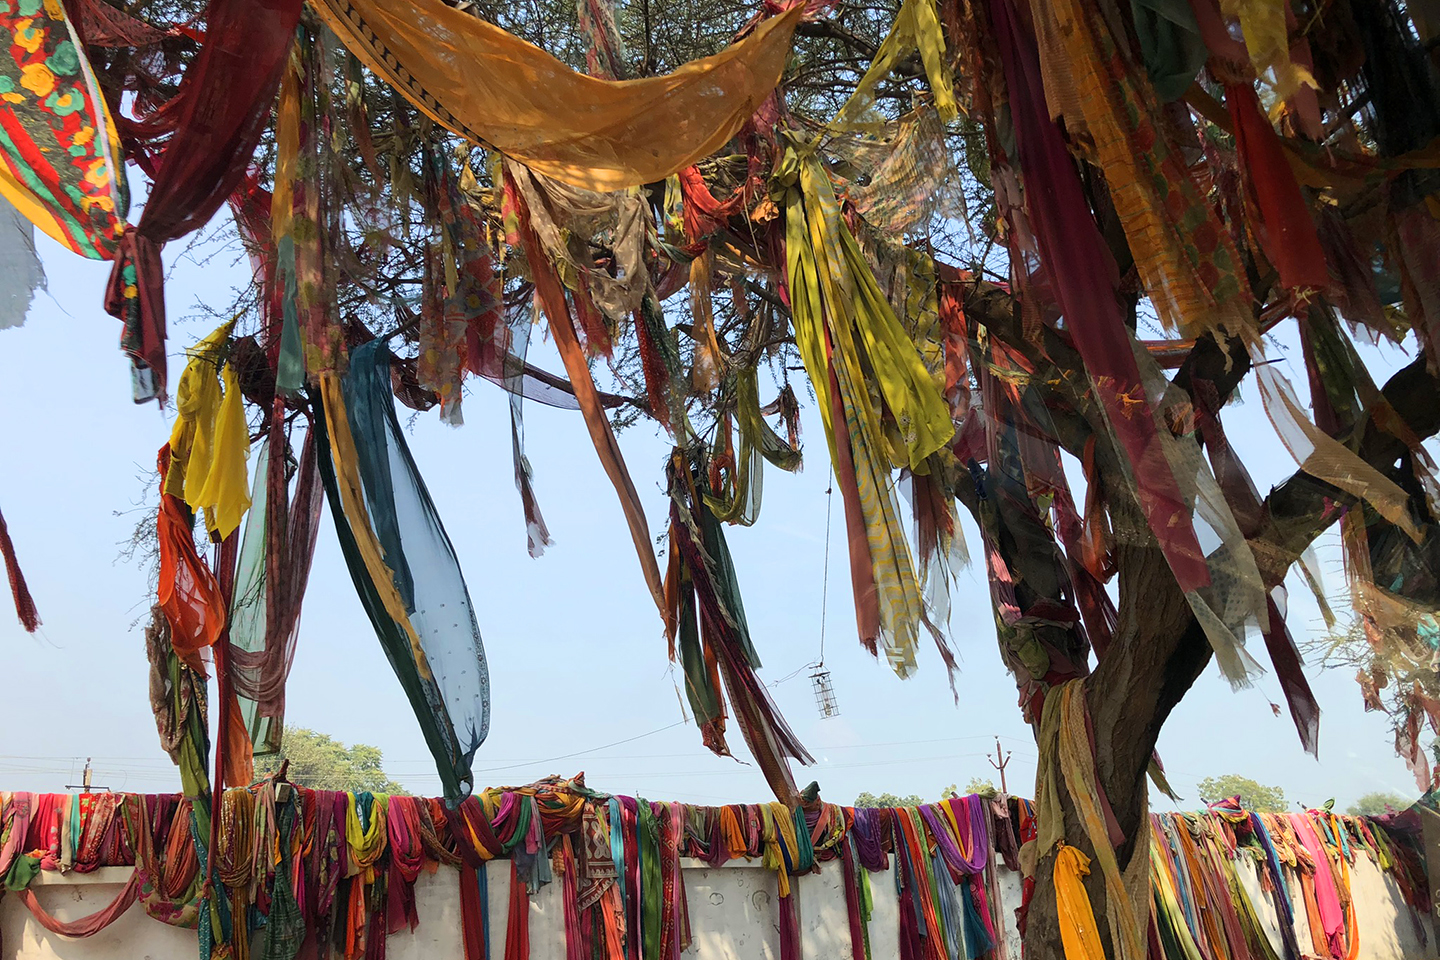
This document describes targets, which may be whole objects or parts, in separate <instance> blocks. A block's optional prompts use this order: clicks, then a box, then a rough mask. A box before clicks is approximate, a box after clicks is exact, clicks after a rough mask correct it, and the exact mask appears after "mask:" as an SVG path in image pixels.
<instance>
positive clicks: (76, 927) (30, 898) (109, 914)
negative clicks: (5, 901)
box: [17, 873, 140, 937]
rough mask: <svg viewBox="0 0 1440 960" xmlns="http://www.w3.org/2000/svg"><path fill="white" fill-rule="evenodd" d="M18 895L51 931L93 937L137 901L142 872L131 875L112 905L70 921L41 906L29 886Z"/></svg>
mask: <svg viewBox="0 0 1440 960" xmlns="http://www.w3.org/2000/svg"><path fill="white" fill-rule="evenodd" d="M17 896H19V898H20V902H21V903H23V904H25V906H26V908H27V909H28V910H29V911H30V913H31V915H33V916H34V917H35V919H36V920H38V921H39V922H40V925H41V926H42V927H44V928H45V929H46V930H49V931H50V932H51V933H58V934H60V935H61V936H62V937H93V936H94V935H95V934H97V933H99V932H100V931H101V930H104V929H105V928H106V927H108V926H110V924H112V923H114V922H115V921H116V920H119V919H120V917H121V916H122V915H123V914H124V913H125V911H126V910H129V909H130V907H131V905H132V904H134V903H135V900H136V898H137V897H139V896H140V874H139V873H132V874H131V875H130V880H129V882H127V883H126V884H125V889H123V890H121V891H120V894H119V896H117V897H116V898H115V899H114V901H112V902H111V904H110V906H108V907H106V908H105V909H104V910H100V911H98V912H96V913H92V914H90V916H88V917H85V918H84V919H83V920H71V921H69V922H66V921H64V920H56V919H55V918H54V917H52V916H50V914H49V913H48V912H46V910H45V908H44V907H42V906H40V901H39V899H38V898H36V896H35V891H33V890H30V889H28V888H27V889H25V890H21V891H20V892H19V894H17Z"/></svg>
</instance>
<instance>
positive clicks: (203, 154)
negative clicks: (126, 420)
mask: <svg viewBox="0 0 1440 960" xmlns="http://www.w3.org/2000/svg"><path fill="white" fill-rule="evenodd" d="M300 7H301V3H300V0H211V2H210V3H209V5H208V6H207V8H206V12H205V43H204V45H203V46H201V48H200V53H199V54H198V55H197V56H196V58H195V60H194V61H193V62H191V64H190V65H189V67H187V68H186V70H185V76H184V77H183V78H182V79H181V81H180V88H179V90H178V91H177V92H176V94H175V97H174V99H173V100H172V101H171V102H170V103H169V104H167V109H170V110H173V111H174V113H175V116H176V120H175V132H174V133H173V134H172V135H171V137H170V140H169V141H168V146H167V148H166V150H165V152H164V153H162V154H161V155H160V158H159V161H158V163H157V164H156V167H155V174H154V177H153V179H152V183H151V186H150V192H149V195H148V197H147V198H146V202H145V211H144V213H143V214H142V215H141V217H140V222H139V224H138V225H136V226H135V227H127V228H126V229H125V232H124V234H123V236H122V237H121V239H120V250H119V255H118V256H116V257H115V265H114V267H113V269H112V270H111V273H110V282H109V285H108V286H107V287H106V291H105V310H106V312H108V313H109V314H110V315H111V316H113V317H116V318H117V319H119V320H121V321H122V322H123V323H124V325H125V332H124V334H123V337H122V341H121V344H122V346H123V347H124V349H125V351H126V352H127V353H129V354H130V355H131V357H132V358H133V362H134V364H135V368H136V370H135V372H136V383H135V400H136V402H137V403H139V402H142V401H144V400H149V399H154V398H160V399H163V398H164V397H165V293H164V280H165V277H164V270H163V266H162V264H161V262H160V249H161V247H163V246H164V245H165V244H166V243H167V242H169V241H171V240H176V239H179V238H180V237H183V236H185V235H186V234H187V233H190V232H191V231H193V230H196V229H199V228H200V227H202V226H204V225H205V224H206V223H209V222H210V218H211V217H212V216H214V215H215V212H216V211H217V210H218V209H220V205H221V204H222V203H224V202H225V198H226V197H228V196H230V194H231V193H232V192H234V190H235V188H236V187H238V186H239V185H240V180H241V178H242V177H244V175H245V169H246V166H247V165H248V164H249V162H250V158H251V155H252V154H254V152H255V146H256V144H258V143H259V142H260V136H261V134H262V133H264V131H265V128H266V126H267V120H268V119H269V116H270V109H271V107H272V106H273V104H274V103H275V91H276V90H277V89H278V88H279V85H280V75H281V72H282V70H283V68H284V66H285V61H286V58H287V55H288V53H289V50H290V40H291V38H292V37H293V36H294V33H295V24H296V23H297V22H298V21H299V19H300ZM171 147H174V148H175V149H171Z"/></svg>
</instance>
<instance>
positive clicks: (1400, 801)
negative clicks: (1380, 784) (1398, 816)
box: [1345, 790, 1414, 817]
mask: <svg viewBox="0 0 1440 960" xmlns="http://www.w3.org/2000/svg"><path fill="white" fill-rule="evenodd" d="M1413 802H1414V801H1413V800H1410V799H1409V798H1407V797H1402V796H1401V795H1400V794H1398V793H1392V792H1390V791H1388V790H1376V791H1374V792H1372V793H1367V794H1365V795H1364V796H1363V797H1361V798H1360V799H1359V800H1356V801H1355V802H1354V803H1352V804H1350V806H1348V807H1346V808H1345V812H1346V813H1348V814H1350V815H1351V816H1353V817H1378V816H1382V815H1383V814H1387V813H1399V812H1400V811H1401V810H1404V809H1406V808H1407V807H1409V806H1410V804H1411V803H1413Z"/></svg>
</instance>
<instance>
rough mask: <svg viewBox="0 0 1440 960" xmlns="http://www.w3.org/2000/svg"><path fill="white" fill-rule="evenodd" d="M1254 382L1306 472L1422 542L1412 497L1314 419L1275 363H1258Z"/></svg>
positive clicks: (1272, 422) (1291, 452) (1271, 421)
mask: <svg viewBox="0 0 1440 960" xmlns="http://www.w3.org/2000/svg"><path fill="white" fill-rule="evenodd" d="M1255 382H1256V383H1257V384H1259V386H1260V400H1261V404H1262V405H1263V406H1264V407H1265V414H1266V416H1268V417H1269V418H1270V423H1271V425H1273V426H1274V427H1275V432H1276V433H1277V434H1279V435H1280V440H1281V442H1283V443H1284V444H1285V448H1286V449H1287V450H1289V451H1290V454H1291V455H1292V456H1293V457H1294V458H1295V462H1296V463H1298V464H1300V469H1301V470H1304V471H1305V472H1306V473H1308V474H1310V475H1311V476H1312V477H1318V478H1320V479H1321V480H1324V481H1325V482H1326V483H1329V484H1332V485H1333V486H1335V487H1338V488H1339V489H1341V490H1344V491H1345V492H1346V493H1348V494H1350V495H1351V496H1352V497H1355V498H1356V499H1359V500H1365V501H1367V502H1368V503H1369V504H1370V506H1372V507H1374V508H1375V510H1376V511H1377V512H1378V513H1379V514H1380V515H1381V516H1382V517H1384V518H1385V519H1386V520H1389V521H1390V522H1391V523H1393V524H1395V525H1396V526H1397V527H1399V528H1400V529H1401V530H1404V531H1405V533H1406V534H1408V535H1409V536H1410V538H1411V539H1413V540H1414V541H1415V542H1416V543H1419V542H1420V529H1419V528H1418V527H1417V526H1415V521H1414V520H1413V519H1412V518H1411V516H1410V508H1409V505H1408V501H1409V498H1408V497H1407V496H1406V495H1405V491H1404V490H1401V489H1400V487H1399V485H1398V484H1396V483H1395V481H1393V480H1391V479H1390V478H1389V477H1387V476H1385V475H1384V474H1383V473H1381V472H1380V471H1379V470H1376V469H1375V468H1374V467H1372V466H1371V465H1370V464H1368V463H1366V462H1365V461H1364V460H1362V459H1360V457H1359V456H1358V455H1357V454H1356V453H1355V452H1354V451H1353V450H1351V449H1350V448H1349V447H1347V446H1345V445H1344V444H1343V443H1341V442H1340V441H1339V440H1336V439H1334V438H1333V437H1331V436H1330V435H1329V434H1327V433H1326V432H1325V431H1323V430H1321V429H1320V428H1319V427H1317V426H1315V424H1313V423H1311V422H1310V418H1309V417H1307V416H1306V415H1305V411H1304V409H1303V408H1302V407H1301V406H1300V400H1299V398H1298V397H1296V396H1295V388H1294V387H1293V386H1292V385H1291V384H1290V381H1289V380H1286V379H1285V377H1284V376H1283V375H1282V374H1281V373H1280V372H1279V371H1277V370H1276V369H1275V367H1274V366H1273V365H1271V364H1268V363H1260V364H1256V366H1255Z"/></svg>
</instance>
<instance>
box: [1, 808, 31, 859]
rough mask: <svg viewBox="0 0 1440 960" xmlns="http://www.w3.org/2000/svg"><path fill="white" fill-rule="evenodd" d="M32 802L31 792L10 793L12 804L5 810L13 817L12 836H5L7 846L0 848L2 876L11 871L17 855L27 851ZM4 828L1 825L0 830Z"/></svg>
mask: <svg viewBox="0 0 1440 960" xmlns="http://www.w3.org/2000/svg"><path fill="white" fill-rule="evenodd" d="M30 804H31V796H30V794H29V793H25V792H19V793H14V794H11V795H10V804H9V807H8V809H7V810H6V811H5V812H6V815H7V816H9V817H10V818H11V827H10V836H8V837H6V838H5V846H4V847H3V848H0V877H3V876H4V875H5V874H6V873H8V872H9V871H10V866H11V865H12V864H13V863H14V862H15V857H16V856H17V855H19V854H21V853H24V852H25V835H26V834H28V833H29V832H30ZM3 829H4V827H3V826H0V831H3Z"/></svg>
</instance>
